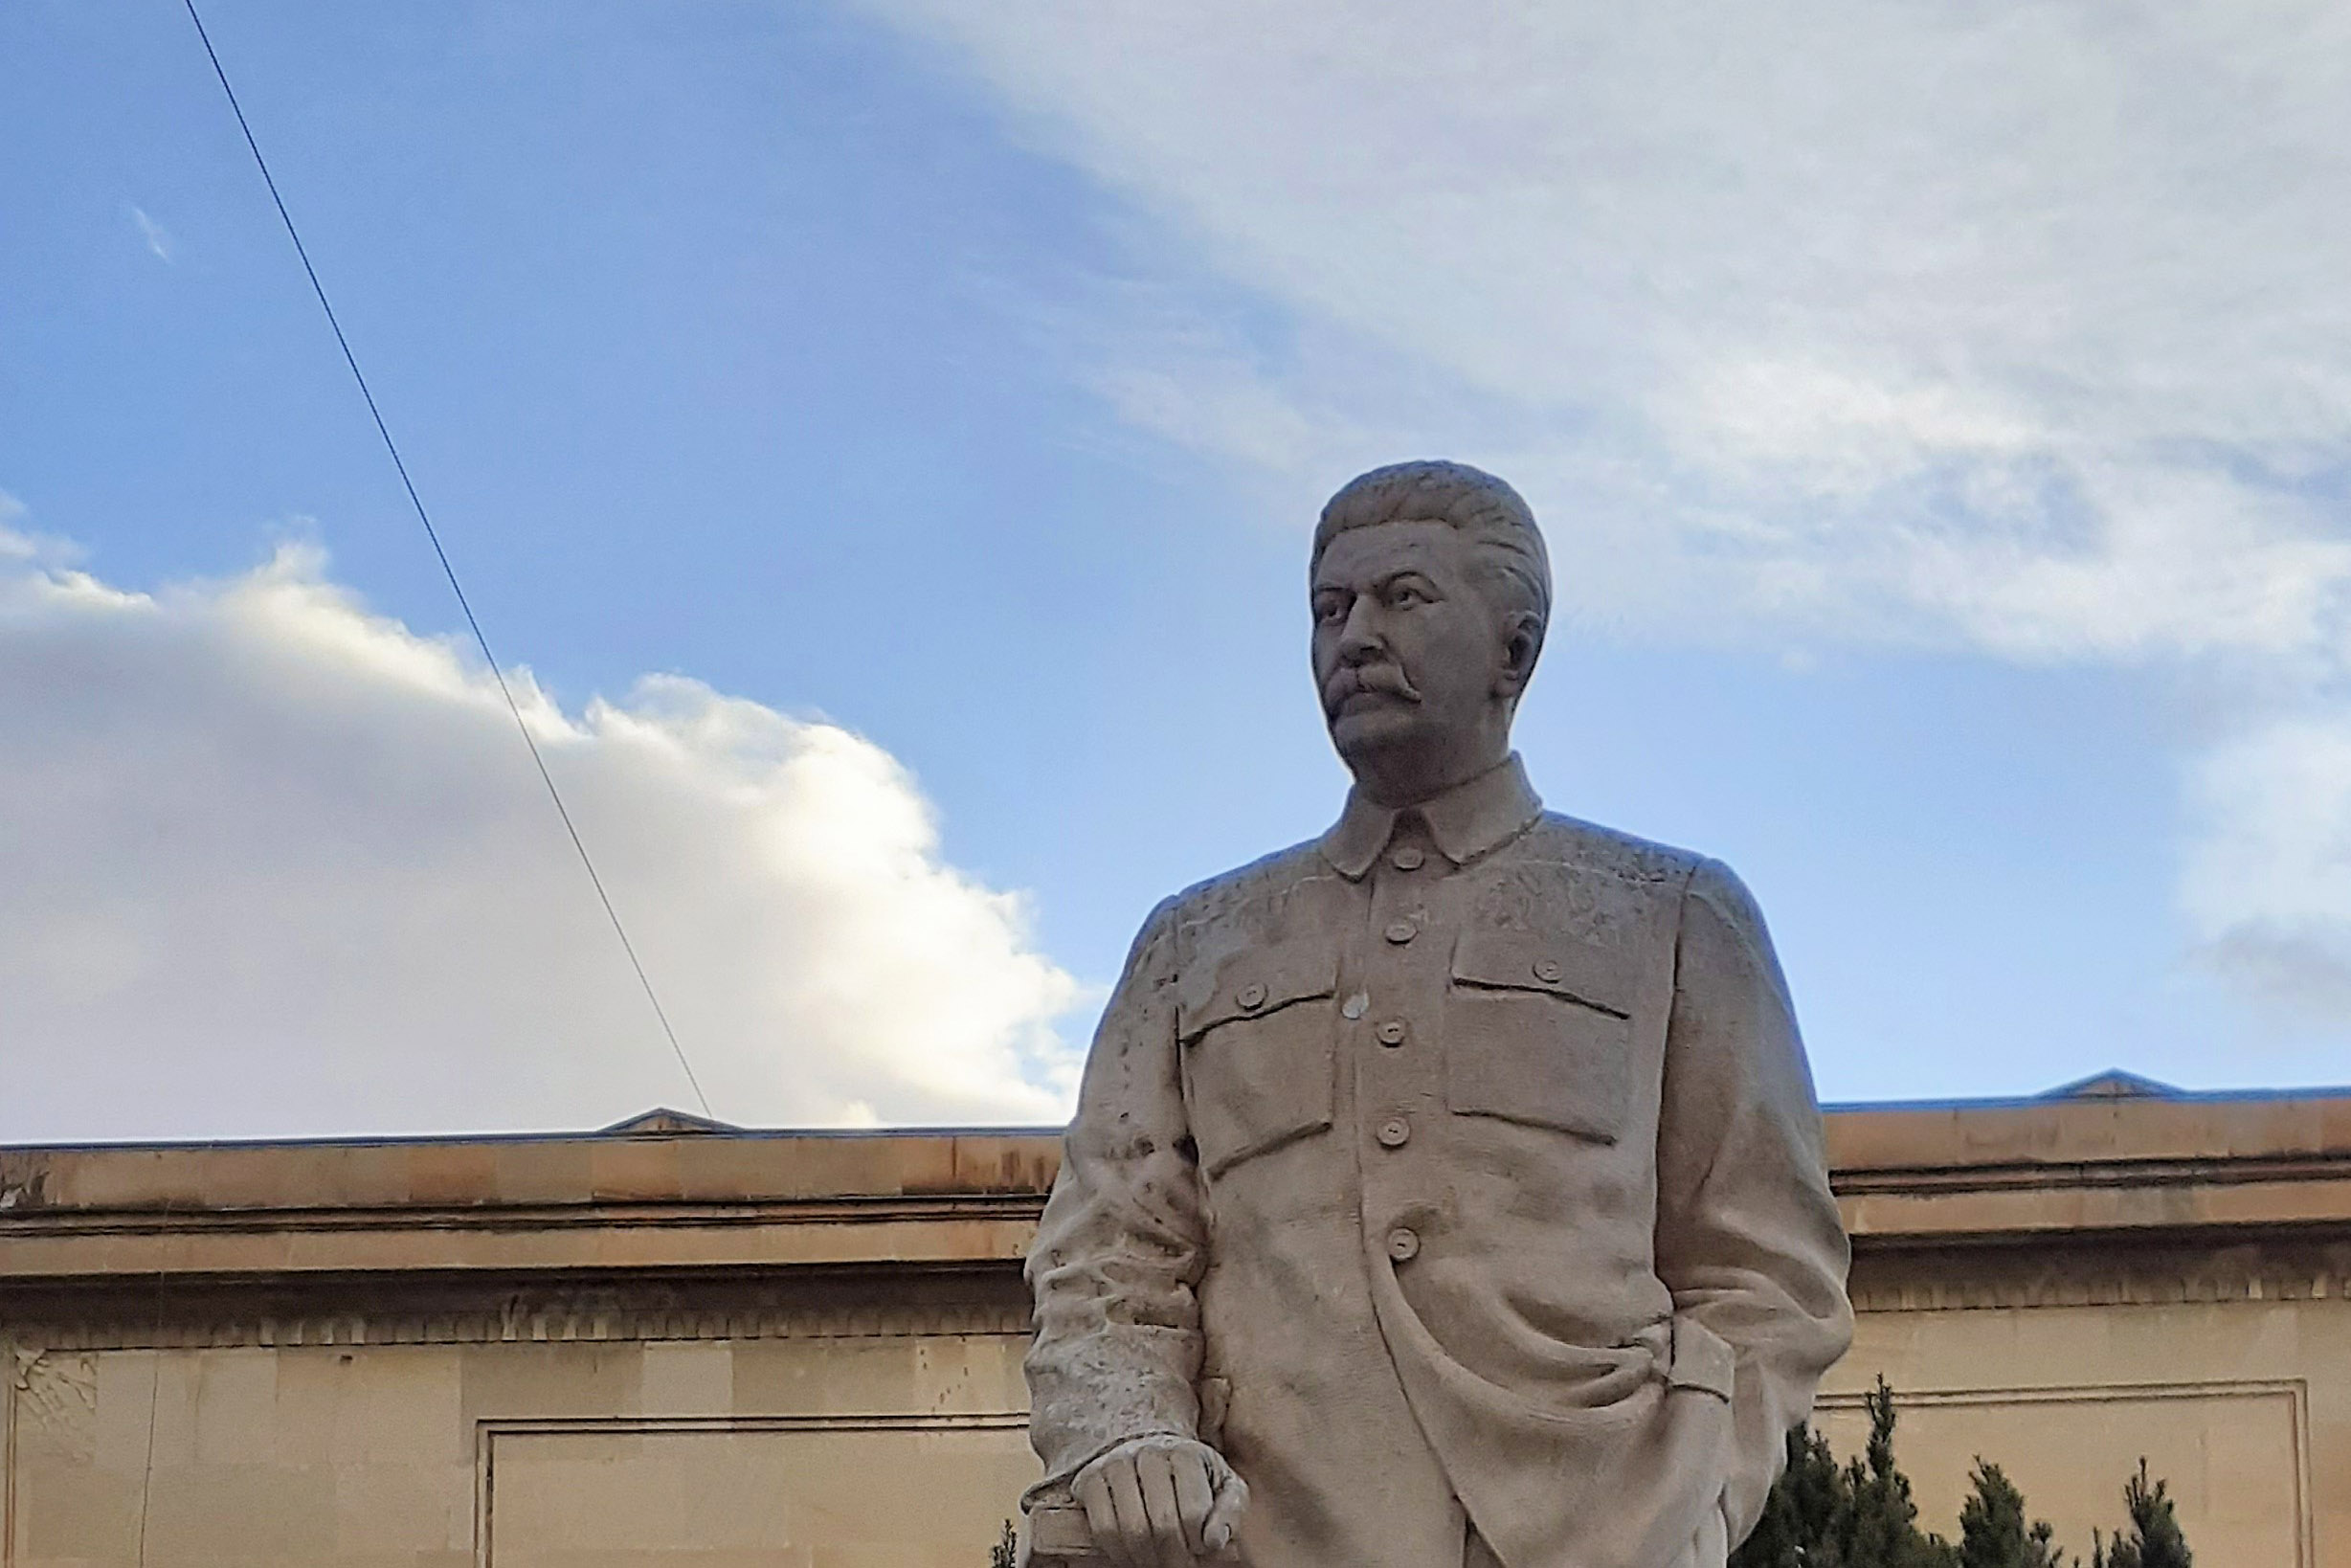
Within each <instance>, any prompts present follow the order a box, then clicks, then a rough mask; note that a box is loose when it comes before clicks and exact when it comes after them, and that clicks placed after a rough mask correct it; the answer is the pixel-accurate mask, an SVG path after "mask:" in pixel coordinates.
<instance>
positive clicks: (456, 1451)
mask: <svg viewBox="0 0 2351 1568" xmlns="http://www.w3.org/2000/svg"><path fill="white" fill-rule="evenodd" d="M1829 1146H1830V1152H1831V1157H1832V1163H1833V1165H1834V1167H1835V1184H1836V1187H1837V1191H1838V1194H1839V1196H1840V1198H1841V1200H1842V1202H1843V1204H1844V1208H1845V1214H1846V1219H1847V1224H1848V1226H1849V1227H1850V1229H1851V1231H1852V1233H1853V1236H1854V1239H1855V1260H1854V1267H1853V1276H1852V1279H1853V1294H1854V1298H1855V1303H1856V1306H1857V1308H1858V1309H1859V1333H1858V1337H1857V1340H1856V1342H1855V1345H1854V1348H1853V1351H1852V1353H1851V1355H1848V1356H1847V1359H1846V1360H1845V1362H1844V1363H1843V1364H1842V1365H1841V1366H1840V1367H1838V1368H1837V1370H1836V1371H1835V1372H1833V1373H1832V1374H1831V1375H1830V1380H1829V1384H1828V1390H1827V1393H1826V1395H1825V1408H1824V1413H1823V1416H1822V1418H1821V1420H1822V1422H1823V1424H1824V1426H1825V1428H1826V1429H1827V1430H1828V1432H1829V1433H1830V1435H1831V1437H1832V1439H1835V1440H1837V1441H1840V1442H1842V1443H1845V1444H1847V1445H1849V1444H1850V1443H1851V1442H1852V1440H1853V1438H1854V1435H1855V1433H1856V1431H1857V1428H1858V1423H1859V1422H1860V1420H1861V1416H1860V1411H1859V1408H1858V1406H1859V1400H1860V1395H1861V1392H1862V1390H1864V1389H1865V1388H1867V1387H1869V1386H1870V1383H1871V1381H1872V1379H1873V1378H1876V1377H1877V1376H1879V1375H1880V1374H1883V1375H1884V1376H1885V1377H1886V1378H1888V1379H1889V1380H1890V1381H1891V1382H1892V1384H1893V1386H1894V1387H1895V1388H1896V1389H1897V1390H1898V1392H1899V1394H1900V1396H1901V1401H1902V1410H1903V1424H1902V1429H1901V1434H1900V1447H1901V1453H1902V1458H1903V1463H1904V1467H1905V1468H1906V1469H1907V1470H1908V1471H1909V1472H1910V1474H1911V1475H1912V1477H1913V1478H1914V1481H1915V1482H1916V1483H1917V1485H1918V1491H1919V1501H1920V1504H1921V1508H1922V1512H1924V1514H1925V1515H1926V1518H1927V1522H1928V1523H1929V1524H1930V1526H1932V1527H1934V1528H1937V1529H1940V1530H1942V1531H1944V1532H1946V1533H1949V1532H1951V1531H1952V1530H1953V1528H1954V1522H1955V1520H1956V1516H1957V1512H1958V1507H1959V1497H1960V1495H1961V1493H1962V1491H1963V1490H1964V1487H1965V1476H1966V1470H1967V1467H1968V1464H1969V1462H1970V1460H1971V1459H1972V1458H1973V1457H1974V1456H1976V1455H1978V1454H1981V1455H1982V1456H1983V1457H1985V1458H1988V1459H1993V1460H1996V1461H1998V1462H1999V1463H2001V1464H2002V1465H2003V1466H2004V1467H2005V1468H2006V1469H2007V1470H2008V1472H2009V1473H2010V1475H2011V1476H2012V1477H2014V1478H2015V1479H2016V1480H2017V1481H2018V1482H2019V1483H2020V1485H2021V1486H2022V1487H2023V1489H2024V1491H2025V1493H2026V1498H2027V1500H2028V1502H2029V1503H2030V1504H2031V1505H2032V1507H2033V1508H2034V1510H2035V1512H2039V1513H2042V1514H2045V1515H2047V1516H2048V1517H2049V1518H2050V1519H2051V1520H2052V1521H2053V1522H2054V1523H2055V1524H2056V1525H2057V1527H2058V1534H2059V1539H2060V1540H2061V1541H2062V1542H2064V1543H2065V1544H2067V1545H2068V1546H2070V1547H2071V1548H2073V1549H2076V1550H2080V1551H2082V1552H2083V1553H2084V1554H2085V1556H2086V1555H2087V1551H2088V1547H2089V1541H2090V1531H2091V1529H2092V1527H2093V1526H2100V1527H2104V1528H2107V1529H2109V1530H2111V1529H2112V1528H2113V1526H2114V1524H2115V1522H2116V1520H2117V1519H2118V1518H2119V1517H2120V1515H2121V1502H2120V1488H2121V1484H2122V1481H2123V1478H2124V1476H2125V1475H2126V1474H2128V1473H2130V1472H2131V1471H2133V1470H2135V1469H2136V1467H2137V1465H2138V1460H2139V1458H2140V1457H2141V1456H2142V1455H2143V1456H2145V1457H2146V1458H2147V1459H2148V1461H2149V1462H2150V1465H2151V1467H2152V1468H2153V1470H2154V1471H2155V1472H2156V1473H2157V1474H2160V1475H2161V1476H2163V1477H2165V1478H2166V1479H2167V1480H2168V1481H2169V1483H2170V1485H2171V1490H2172V1491H2173V1494H2174V1495H2175V1496H2176V1497H2177V1498H2178V1499H2179V1502H2180V1510H2181V1513H2182V1516H2183V1519H2184V1521H2185V1523H2186V1525H2187V1529H2188V1533H2189V1537H2190V1539H2191V1541H2192V1542H2193V1543H2194V1545H2195V1547H2196V1551H2197V1560H2198V1562H2199V1563H2200V1564H2203V1565H2205V1568H2351V1092H2346V1093H2339V1094H2302V1095H2269V1096H2233V1097H2232V1096H2195V1095H2172V1094H2156V1093H2147V1092H2143V1086H2139V1085H2137V1084H2135V1083H2133V1082H2130V1081H2127V1080H2119V1079H2117V1080H2111V1081H2105V1082H2102V1083H2098V1084H2093V1085H2090V1086H2083V1087H2082V1088H2081V1089H2079V1090H2077V1091H2076V1092H2073V1093H2071V1094H2069V1095H2067V1096H2064V1097H2060V1098H2052V1099H2047V1100H2039V1101H2022V1102H2002V1103H1981V1104H1965V1105H1947V1106H1935V1107H1863V1108H1853V1109H1840V1110H1835V1111H1832V1112H1831V1114H1830V1117H1829ZM1055 1158H1056V1139H1055V1138H1054V1137H1053V1136H1051V1135H1050V1134H1046V1133H1019V1132H956V1133H948V1132H905V1133H776V1132H750V1131H738V1130H733V1129H721V1128H713V1127H707V1126H705V1125H703V1124H698V1123H695V1122H693V1121H692V1120H691V1119H688V1118H683V1117H676V1116H669V1115H657V1116H654V1117H650V1118H647V1119H644V1120H642V1121H639V1122H638V1123H632V1124H628V1125H625V1126H624V1127H622V1128H619V1129H615V1130H613V1131H609V1132H606V1133H599V1134H589V1135H579V1136H562V1137H511V1138H436V1139H417V1140H408V1141H361V1142H340V1143H318V1142H307V1143H282V1144H244V1145H172V1146H159V1147H104V1148H71V1149H65V1148H49V1149H17V1150H0V1371H4V1372H5V1374H6V1377H5V1378H4V1379H0V1398H4V1399H5V1407H4V1408H0V1432H4V1433H5V1468H4V1470H0V1512H4V1518H0V1565H4V1568H69V1565H70V1568H133V1565H141V1564H144V1565H145V1568H196V1565H204V1568H229V1565H231V1564H234V1565H236V1568H296V1565H301V1568H325V1565H333V1568H392V1565H395V1564H397V1565H401V1568H416V1565H425V1564H430V1565H435V1568H459V1565H469V1568H655V1565H661V1568H688V1565H691V1568H752V1565H754V1564H756V1565H758V1568H775V1565H777V1564H797V1565H801V1568H980V1565H981V1564H982V1563H983V1562H984V1561H985V1555H986V1553H987V1551H988V1548H989V1546H990V1545H991V1543H992V1542H993V1540H994V1539H995V1537H996V1532H997V1529H998V1526H999V1522H1000V1521H1001V1520H1002V1519H1003V1518H1004V1517H1005V1515H1006V1514H1007V1513H1008V1512H1010V1511H1011V1509H1012V1507H1013V1500H1014V1498H1015V1496H1016V1495H1017V1494H1018V1492H1019V1490H1020V1488H1021V1487H1022V1486H1023V1485H1024V1484H1025V1483H1026V1482H1027V1480H1028V1479H1029V1478H1030V1477H1031V1476H1032V1475H1033V1473H1034V1467H1033V1461H1031V1459H1030V1458H1029V1455H1028V1451H1027V1446H1026V1444H1025V1440H1024V1435H1023V1431H1022V1423H1023V1412H1022V1405H1023V1392H1022V1386H1021V1380H1020V1371H1019V1362H1020V1355H1021V1351H1022V1349H1023V1347H1024V1345H1025V1342H1026V1333H1027V1301H1026V1297H1025V1294H1024V1292H1023V1290H1022V1287H1021V1284H1020V1277H1019V1257H1020V1255H1021V1253H1022V1251H1023V1249H1024V1247H1025V1245H1026V1243H1027V1241H1028V1237H1029V1234H1030V1230H1031V1227H1032V1226H1033V1225H1034V1223H1035V1221H1036V1219H1037V1215H1038V1212H1039V1210H1040V1208H1041V1204H1042V1201H1043V1196H1044V1193H1045V1191H1046V1189H1047V1187H1048V1185H1049V1184H1050V1182H1051V1179H1052V1175H1053V1170H1054V1162H1055Z"/></svg>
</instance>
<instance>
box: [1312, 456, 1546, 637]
mask: <svg viewBox="0 0 2351 1568" xmlns="http://www.w3.org/2000/svg"><path fill="white" fill-rule="evenodd" d="M1380 523H1444V524H1446V525H1448V526H1452V527H1456V528H1459V529H1460V530H1461V531H1462V532H1464V533H1466V534H1467V535H1469V537H1470V540H1471V542H1472V543H1474V544H1475V545H1476V546H1477V548H1478V553H1479V556H1480V557H1481V559H1482V560H1483V561H1484V563H1485V565H1486V567H1487V571H1488V574H1489V578H1490V579H1491V583H1492V586H1493V588H1494V589H1495V590H1496V591H1497V592H1496V593H1495V595H1494V597H1495V608H1496V609H1499V610H1502V611H1504V612H1511V611H1521V610H1524V611H1532V612H1533V613H1534V616H1535V619H1536V621H1537V622H1538V623H1539V624H1538V627H1537V630H1536V632H1535V636H1536V637H1537V638H1540V637H1541V636H1542V631H1541V628H1542V627H1544V626H1548V625H1549V624H1550V622H1551V556H1550V553H1549V552H1548V551H1547V550H1545V549H1544V548H1543V534H1542V530H1541V529H1539V528H1537V527H1536V526H1534V510H1533V509H1532V508H1531V507H1529V506H1528V505H1527V503H1526V499H1525V498H1524V497H1522V496H1521V495H1519V493H1518V492H1517V491H1515V490H1513V489H1511V487H1510V486H1509V485H1508V484H1506V483H1504V482H1502V481H1501V480H1499V479H1496V478H1495V477H1494V476H1493V475H1491V474H1489V473H1487V472H1486V471H1485V470H1484V469H1482V468H1472V467H1470V466H1469V465H1468V464H1467V463H1466V462H1443V461H1438V460H1435V459H1425V460H1422V461H1419V462H1399V463H1390V464H1389V465H1388V466H1387V467H1385V468H1375V469H1373V470H1372V471H1371V472H1370V473H1368V474H1359V475H1357V476H1356V477H1355V478H1354V479H1352V480H1349V481H1348V482H1346V483H1345V484H1344V485H1342V486H1340V488H1339V493H1338V494H1337V495H1334V496H1332V498H1331V500H1330V502H1329V503H1328V504H1325V505H1324V507H1323V509H1322V519H1321V521H1320V522H1318V523H1316V524H1315V525H1314V552H1313V555H1312V556H1311V557H1310V560H1309V562H1308V571H1312V570H1313V569H1314V567H1316V566H1318V565H1320V564H1321V562H1322V555H1323V551H1324V550H1325V549H1328V548H1329V547H1330V544H1331V541H1332V540H1333V539H1335V538H1337V537H1338V536H1339V535H1340V534H1342V533H1345V532H1346V531H1347V530H1348V529H1350V528H1368V527H1371V526H1375V525H1377V524H1380Z"/></svg>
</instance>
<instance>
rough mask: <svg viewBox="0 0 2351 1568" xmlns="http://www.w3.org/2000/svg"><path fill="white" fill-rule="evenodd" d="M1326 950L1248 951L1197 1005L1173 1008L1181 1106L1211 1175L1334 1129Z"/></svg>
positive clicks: (1226, 963) (1331, 987)
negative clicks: (1180, 1071)
mask: <svg viewBox="0 0 2351 1568" xmlns="http://www.w3.org/2000/svg"><path fill="white" fill-rule="evenodd" d="M1337 989H1338V956H1337V954H1336V953H1334V952H1331V951H1330V950H1329V949H1327V948H1307V947H1298V946H1291V947H1276V948H1252V949H1246V950H1244V951H1243V952H1236V953H1234V954H1232V955H1231V956H1230V957H1228V958H1226V959H1224V960H1223V962H1222V963H1220V964H1219V965H1218V966H1217V968H1216V970H1215V971H1214V978H1213V981H1212V983H1211V985H1210V986H1209V988H1208V989H1207V992H1206V995H1205V997H1204V999H1202V1000H1200V1001H1199V1002H1198V1004H1197V1005H1195V1004H1193V1003H1190V1002H1184V1003H1181V1004H1179V1006H1178V1008H1177V1019H1176V1030H1177V1035H1178V1038H1179V1040H1180V1042H1181V1043H1182V1046H1183V1066H1184V1105H1185V1107H1186V1109H1187V1110H1188V1111H1189V1113H1190V1116H1191V1121H1192V1139H1193V1142H1195V1143H1197V1144H1198V1146H1199V1152H1200V1168H1201V1169H1202V1170H1203V1171H1205V1172H1206V1173H1207V1174H1208V1175H1209V1176H1217V1175H1220V1174H1221V1173H1222V1172H1224V1171H1226V1170H1229V1169H1230V1168H1231V1167H1233V1166H1234V1165H1237V1164H1239V1163H1240V1162H1241V1161H1243V1160H1244V1159H1247V1158H1249V1157H1250V1156H1251V1155H1253V1154H1264V1153H1265V1152H1266V1151H1267V1150H1270V1149H1274V1148H1278V1147H1280V1146H1281V1145H1283V1144H1286V1143H1289V1142H1291V1141H1292V1140H1294V1139H1297V1138H1303V1137H1306V1136H1308V1135H1310V1134H1311V1133H1315V1132H1320V1131H1326V1130H1328V1129H1329V1128H1330V1126H1331V1096H1332V1061H1333V1057H1332V1030H1333V1025H1332V1019H1331V1006H1330V1002H1331V997H1332V993H1333V992H1335V991H1336V990H1337Z"/></svg>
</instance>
